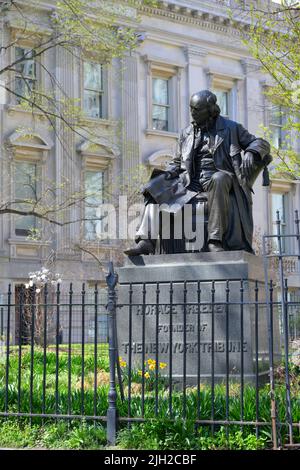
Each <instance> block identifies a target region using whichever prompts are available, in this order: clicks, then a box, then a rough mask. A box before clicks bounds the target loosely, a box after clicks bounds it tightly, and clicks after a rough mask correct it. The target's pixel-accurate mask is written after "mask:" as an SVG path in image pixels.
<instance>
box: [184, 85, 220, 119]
mask: <svg viewBox="0 0 300 470" xmlns="http://www.w3.org/2000/svg"><path fill="white" fill-rule="evenodd" d="M190 109H191V115H192V118H193V120H194V121H195V122H196V124H197V125H198V126H204V125H206V124H207V123H208V122H209V121H211V120H212V119H215V118H216V117H218V116H219V114H220V108H219V106H218V105H217V97H216V95H215V94H214V93H212V92H211V91H209V90H202V91H198V93H194V94H193V95H192V97H191V99H190Z"/></svg>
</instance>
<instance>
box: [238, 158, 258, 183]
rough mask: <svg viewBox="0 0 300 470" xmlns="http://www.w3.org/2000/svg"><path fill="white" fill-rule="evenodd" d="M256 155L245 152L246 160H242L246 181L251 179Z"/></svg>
mask: <svg viewBox="0 0 300 470" xmlns="http://www.w3.org/2000/svg"><path fill="white" fill-rule="evenodd" d="M254 162H255V159H254V155H253V153H252V152H245V155H244V158H243V160H242V165H241V172H242V176H243V177H244V178H246V179H249V178H250V176H251V171H252V169H253V167H254Z"/></svg>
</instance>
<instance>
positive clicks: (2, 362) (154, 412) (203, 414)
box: [0, 214, 300, 448]
mask: <svg viewBox="0 0 300 470" xmlns="http://www.w3.org/2000/svg"><path fill="white" fill-rule="evenodd" d="M296 216H298V214H296ZM296 220H298V217H296ZM278 227H279V232H278V233H277V235H273V237H274V236H276V237H277V241H278V246H279V252H278V253H276V255H275V254H274V253H272V252H270V251H267V250H266V249H265V252H264V259H265V274H266V278H265V282H263V281H262V280H261V279H260V280H257V281H253V282H250V281H245V279H239V278H237V279H230V280H218V279H214V280H210V281H203V280H201V279H194V280H193V281H185V282H183V281H180V282H175V281H173V282H170V281H167V280H166V281H160V282H154V283H153V282H152V283H150V282H148V283H145V282H144V283H142V282H131V283H130V282H127V283H125V284H124V283H123V284H122V285H120V284H119V283H118V278H117V275H116V274H115V272H114V270H113V266H112V264H111V265H110V268H109V273H108V275H107V279H106V280H107V288H102V287H101V288H99V287H98V286H97V285H95V287H94V290H93V292H91V291H87V290H86V287H85V285H84V284H83V286H82V289H81V291H80V292H76V291H75V290H74V288H73V286H72V284H71V285H70V286H69V287H68V290H67V291H66V290H65V288H64V286H63V285H57V286H56V288H55V289H53V288H52V289H51V288H50V286H47V285H46V286H44V288H43V289H41V290H40V291H39V292H37V289H36V288H35V287H34V286H33V287H32V288H31V289H29V290H28V289H25V287H24V286H22V287H18V289H14V290H12V287H11V286H9V288H8V292H7V293H6V294H5V295H1V297H0V299H1V304H0V333H1V336H0V416H1V417H27V418H29V419H31V420H36V419H42V420H44V421H45V420H47V419H49V418H51V419H52V418H54V419H65V420H73V419H83V418H84V419H85V420H91V421H95V422H103V423H107V439H108V442H109V443H112V444H113V443H115V441H116V432H117V428H118V427H120V426H124V425H126V426H132V425H133V423H140V422H145V421H148V420H160V419H161V420H170V421H176V420H185V421H187V420H188V421H190V422H193V423H194V425H195V432H197V429H199V428H200V427H201V428H202V429H205V430H206V431H207V432H210V433H211V434H212V435H214V434H215V433H216V432H217V431H218V430H219V429H220V427H221V426H222V427H225V431H226V435H227V436H229V434H230V432H231V430H235V429H242V430H243V431H244V432H246V433H248V432H252V431H253V432H255V434H256V436H257V437H259V436H261V435H266V434H267V433H269V434H270V439H271V440H272V442H273V445H274V448H278V447H280V446H283V445H288V446H294V445H295V442H297V439H298V437H297V436H299V430H300V425H299V423H300V406H299V387H300V383H299V369H300V360H299V359H300V345H299V337H298V336H297V334H298V333H297V331H299V330H297V329H295V325H294V323H293V322H292V319H293V321H294V319H295V318H297V316H299V312H300V302H299V297H297V295H295V292H294V288H293V287H291V288H290V286H289V281H288V277H286V276H285V272H284V263H283V262H282V260H283V258H284V257H285V256H289V255H291V254H292V253H287V254H283V253H282V252H281V251H280V240H281V237H282V235H280V224H278ZM296 228H297V224H296ZM298 228H299V221H298ZM293 236H294V237H295V240H296V242H297V243H296V244H295V246H297V247H298V246H299V247H300V244H299V240H300V235H299V230H298V231H297V230H296V233H295V235H293ZM269 238H270V237H269V236H265V237H264V239H263V241H264V245H265V246H268V240H269ZM274 256H276V257H277V259H278V266H279V272H278V276H277V277H276V279H275V280H272V279H268V272H269V271H268V260H269V259H271V258H272V257H274ZM293 256H297V257H299V256H300V251H299V252H298V253H297V252H296V253H295V252H293ZM122 289H125V290H126V292H127V294H128V297H127V299H125V297H124V295H123V294H122ZM124 299H125V300H124ZM161 319H163V320H164V321H163V322H161ZM104 325H105V326H104ZM100 328H102V333H101V334H99V333H100ZM137 338H141V340H137Z"/></svg>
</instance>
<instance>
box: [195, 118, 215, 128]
mask: <svg viewBox="0 0 300 470" xmlns="http://www.w3.org/2000/svg"><path fill="white" fill-rule="evenodd" d="M215 121H216V118H215V117H212V116H209V117H208V118H207V119H205V120H203V121H201V122H199V121H196V122H195V124H196V126H197V127H198V128H200V129H205V128H206V129H209V128H211V127H213V126H214V124H215Z"/></svg>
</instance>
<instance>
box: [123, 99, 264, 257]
mask: <svg viewBox="0 0 300 470" xmlns="http://www.w3.org/2000/svg"><path fill="white" fill-rule="evenodd" d="M190 110H191V116H192V123H191V124H190V125H189V126H188V127H186V128H185V129H183V130H182V132H181V134H180V137H179V141H178V148H177V152H176V155H175V157H174V159H173V161H172V162H171V163H170V164H169V165H168V166H167V168H166V172H165V179H166V180H170V179H173V178H174V179H177V181H178V188H180V189H178V203H179V205H183V204H186V203H188V202H189V201H190V200H191V199H192V198H193V197H195V195H196V194H197V193H201V192H205V193H206V195H207V203H208V250H209V251H211V252H218V251H223V250H246V251H248V252H250V253H252V252H253V250H252V235H253V220H252V194H251V193H252V192H253V191H252V186H253V184H254V181H255V179H256V178H257V176H258V174H259V173H260V171H261V170H263V169H264V168H266V166H267V165H268V164H269V163H270V161H271V160H272V157H271V156H270V155H269V152H270V145H269V143H268V142H267V141H266V140H264V139H261V138H257V137H255V136H254V135H253V134H250V133H249V132H248V131H247V130H246V129H245V128H244V127H243V126H242V125H241V124H238V123H236V122H234V121H231V120H229V119H225V118H223V117H222V116H220V108H219V106H218V104H217V97H216V95H215V94H214V93H212V92H211V91H209V90H202V91H200V92H198V93H195V94H194V95H192V97H191V100H190ZM242 151H243V155H242V153H241V152H242ZM151 181H153V183H154V182H155V178H153V180H150V182H149V184H148V188H149V187H151ZM149 185H150V186H149ZM175 187H176V185H175ZM182 188H183V189H184V193H185V194H184V197H182V195H183V192H182ZM166 191H169V189H166ZM150 194H151V191H150ZM166 196H168V195H166ZM171 196H172V201H174V192H173V193H172V195H170V197H171ZM167 199H168V198H167V197H166V198H165V200H167ZM175 199H176V193H175ZM153 202H157V201H155V200H153V198H150V197H148V198H147V199H146V206H145V211H144V214H143V218H142V222H141V225H140V227H139V230H138V232H137V234H136V242H137V245H136V246H135V247H134V248H131V249H129V250H126V251H125V254H127V255H129V256H134V255H147V254H152V253H154V251H155V243H156V239H155V237H156V235H157V234H158V229H155V230H154V232H153V231H152V235H151V234H150V232H149V230H148V223H145V222H146V221H147V222H148V220H149V221H150V224H151V225H152V227H158V214H159V212H158V210H157V208H156V206H157V204H153ZM153 233H155V235H154V237H153Z"/></svg>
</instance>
